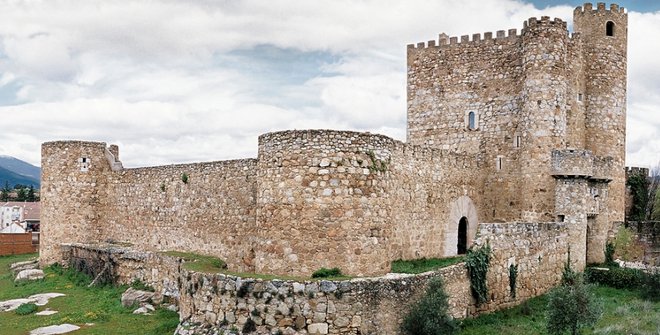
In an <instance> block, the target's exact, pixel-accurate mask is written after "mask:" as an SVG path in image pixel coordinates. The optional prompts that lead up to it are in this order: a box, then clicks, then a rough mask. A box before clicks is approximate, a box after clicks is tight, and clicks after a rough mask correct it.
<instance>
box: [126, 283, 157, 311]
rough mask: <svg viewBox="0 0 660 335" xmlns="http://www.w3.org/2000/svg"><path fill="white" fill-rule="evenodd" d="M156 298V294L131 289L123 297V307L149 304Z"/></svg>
mask: <svg viewBox="0 0 660 335" xmlns="http://www.w3.org/2000/svg"><path fill="white" fill-rule="evenodd" d="M153 297H154V292H147V291H140V290H136V289H134V288H132V287H129V288H128V290H126V292H124V294H122V295H121V305H122V306H124V307H131V306H133V305H139V304H142V303H146V302H149V301H150V300H151V299H152V298H153Z"/></svg>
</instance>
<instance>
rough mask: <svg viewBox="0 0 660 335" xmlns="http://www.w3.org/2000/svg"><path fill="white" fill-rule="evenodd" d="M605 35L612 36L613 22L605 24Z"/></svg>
mask: <svg viewBox="0 0 660 335" xmlns="http://www.w3.org/2000/svg"><path fill="white" fill-rule="evenodd" d="M605 34H606V35H607V36H614V22H612V21H607V23H606V24H605Z"/></svg>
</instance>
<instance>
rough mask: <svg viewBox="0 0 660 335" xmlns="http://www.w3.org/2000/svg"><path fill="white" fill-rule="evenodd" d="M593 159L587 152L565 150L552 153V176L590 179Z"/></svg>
mask: <svg viewBox="0 0 660 335" xmlns="http://www.w3.org/2000/svg"><path fill="white" fill-rule="evenodd" d="M593 173H594V158H593V155H592V154H591V151H589V150H579V149H565V150H553V151H552V175H553V176H554V177H555V178H562V177H564V178H577V177H584V178H588V177H591V176H592V175H593Z"/></svg>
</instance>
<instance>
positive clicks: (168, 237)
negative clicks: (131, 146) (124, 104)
mask: <svg viewBox="0 0 660 335" xmlns="http://www.w3.org/2000/svg"><path fill="white" fill-rule="evenodd" d="M256 167H257V162H256V160H254V159H242V160H233V161H224V162H210V163H199V164H181V165H169V166H158V167H150V168H137V169H125V170H122V171H118V172H113V173H109V174H108V175H107V178H108V182H107V187H106V188H105V189H104V190H103V192H104V202H103V205H104V206H103V208H101V209H99V216H100V224H99V226H100V234H99V236H98V240H99V241H106V240H114V241H122V242H128V243H132V244H134V245H140V246H141V247H143V248H145V249H148V250H185V251H191V252H198V253H204V254H212V255H215V256H217V257H220V258H222V259H223V260H226V262H227V263H228V265H229V266H231V267H232V268H233V269H236V270H237V271H253V270H254V264H253V258H254V256H253V255H252V253H251V245H252V242H253V239H254V236H255V235H256V234H257V231H256V230H257V227H256V225H255V214H256V188H257V183H256V179H257V178H256V177H257V176H256V174H257V173H256V171H257V170H256ZM184 174H185V175H186V176H187V178H188V180H187V182H184V181H183V180H182V176H183V175H184Z"/></svg>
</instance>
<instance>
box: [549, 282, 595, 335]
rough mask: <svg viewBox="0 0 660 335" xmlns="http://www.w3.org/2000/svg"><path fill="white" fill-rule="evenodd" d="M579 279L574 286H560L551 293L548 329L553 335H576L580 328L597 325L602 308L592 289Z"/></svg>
mask: <svg viewBox="0 0 660 335" xmlns="http://www.w3.org/2000/svg"><path fill="white" fill-rule="evenodd" d="M577 278H578V279H577V280H576V281H575V282H574V283H573V284H572V285H560V286H559V287H556V288H555V289H553V290H552V291H550V294H549V297H550V301H549V303H548V321H547V329H548V333H549V334H551V335H555V334H564V333H565V332H566V331H569V332H570V333H571V334H573V335H576V334H578V331H579V330H580V328H582V327H585V326H590V325H593V324H594V323H596V321H598V319H599V318H600V315H601V310H602V308H601V306H600V304H599V302H598V300H597V299H596V297H595V295H593V293H592V292H591V287H590V286H589V285H586V284H584V283H583V281H582V279H580V278H579V277H577Z"/></svg>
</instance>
